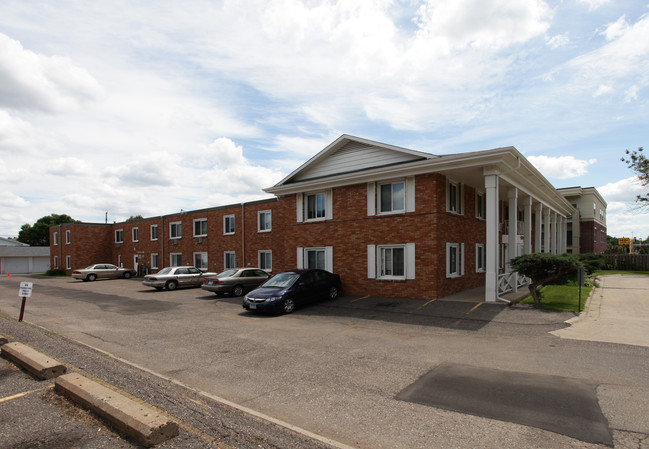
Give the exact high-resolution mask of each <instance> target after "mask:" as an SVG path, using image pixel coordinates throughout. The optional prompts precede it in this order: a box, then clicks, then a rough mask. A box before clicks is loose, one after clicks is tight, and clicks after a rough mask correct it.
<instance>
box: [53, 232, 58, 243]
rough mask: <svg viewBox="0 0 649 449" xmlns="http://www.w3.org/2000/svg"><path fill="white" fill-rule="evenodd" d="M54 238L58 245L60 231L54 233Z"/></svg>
mask: <svg viewBox="0 0 649 449" xmlns="http://www.w3.org/2000/svg"><path fill="white" fill-rule="evenodd" d="M52 238H53V239H54V244H55V245H58V244H59V233H58V232H55V233H54V234H53V235H52Z"/></svg>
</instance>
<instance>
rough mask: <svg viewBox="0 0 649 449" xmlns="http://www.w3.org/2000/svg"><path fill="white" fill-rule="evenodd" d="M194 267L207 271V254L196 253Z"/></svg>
mask: <svg viewBox="0 0 649 449" xmlns="http://www.w3.org/2000/svg"><path fill="white" fill-rule="evenodd" d="M194 266H195V267H196V268H199V269H202V270H205V269H207V253H205V252H201V253H194Z"/></svg>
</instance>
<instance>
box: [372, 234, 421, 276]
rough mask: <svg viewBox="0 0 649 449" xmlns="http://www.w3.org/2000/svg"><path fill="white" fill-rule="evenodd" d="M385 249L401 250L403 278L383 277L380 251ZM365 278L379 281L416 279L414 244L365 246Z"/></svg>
mask: <svg viewBox="0 0 649 449" xmlns="http://www.w3.org/2000/svg"><path fill="white" fill-rule="evenodd" d="M387 248H403V249H404V254H403V259H404V274H403V276H401V275H399V276H394V275H385V274H383V273H384V270H383V261H382V258H381V253H382V250H385V249H387ZM367 278H368V279H379V280H410V279H415V278H416V259H415V244H414V243H399V244H388V245H367Z"/></svg>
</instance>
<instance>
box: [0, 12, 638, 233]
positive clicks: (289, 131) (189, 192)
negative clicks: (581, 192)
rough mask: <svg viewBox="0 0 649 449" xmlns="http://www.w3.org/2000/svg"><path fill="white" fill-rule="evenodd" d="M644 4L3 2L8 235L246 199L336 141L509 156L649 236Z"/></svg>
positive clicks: (621, 226) (0, 123) (622, 229)
mask: <svg viewBox="0 0 649 449" xmlns="http://www.w3.org/2000/svg"><path fill="white" fill-rule="evenodd" d="M648 125H649V0H635V1H630V0H552V1H551V0H548V1H543V0H516V1H514V0H452V1H451V0H446V1H439V0H423V1H420V0H402V1H399V0H373V1H365V0H339V1H327V0H305V1H296V0H260V1H257V0H246V1H235V0H225V1H207V0H184V1H182V2H178V1H171V0H157V1H146V0H140V1H124V0H111V1H110V2H107V1H103V2H98V1H91V2H89V1H75V0H57V1H53V0H50V1H38V0H30V1H24V0H17V1H14V0H2V2H0V173H1V176H0V236H2V237H16V236H17V235H18V232H19V231H20V227H21V226H22V225H23V224H33V223H34V222H35V221H36V220H38V219H39V218H41V217H43V216H45V215H49V214H52V213H55V214H67V215H70V216H71V217H73V218H74V219H77V220H81V221H84V222H92V223H103V222H105V220H106V219H107V220H108V222H115V221H116V222H119V221H123V220H125V219H127V218H129V217H131V216H136V215H142V216H144V217H151V216H158V215H165V214H169V213H175V212H179V211H180V210H186V211H187V210H194V209H201V208H207V207H215V206H222V205H228V204H233V203H239V202H244V201H251V200H258V199H262V198H266V197H268V196H269V195H267V194H266V193H264V192H263V191H262V188H264V187H270V186H272V185H274V184H276V183H277V182H278V181H280V180H281V179H283V178H284V177H285V176H286V175H288V174H289V173H291V172H292V171H293V170H295V169H296V168H298V167H299V166H300V165H301V164H302V163H304V162H305V161H306V160H308V159H309V158H311V157H312V156H313V155H315V154H316V153H317V152H318V151H320V150H322V149H323V148H325V147H326V146H327V145H328V144H329V143H331V142H333V141H334V140H335V139H337V138H338V137H339V136H340V135H342V134H351V135H354V136H358V137H362V138H366V139H370V140H375V141H379V142H382V143H386V144H391V145H396V146H401V147H405V148H409V149H413V150H418V151H424V152H428V153H433V154H439V155H442V154H451V153H461V152H470V151H480V150H487V149H491V148H498V147H503V146H510V145H511V146H514V147H516V148H517V149H518V150H519V151H521V152H522V153H523V155H524V156H525V157H526V158H527V159H529V160H530V162H532V163H533V164H534V165H535V166H536V167H537V168H538V169H539V170H540V171H541V173H543V174H544V175H545V176H546V177H547V179H548V180H549V181H550V182H551V183H552V184H553V185H554V186H555V187H557V188H560V187H572V186H583V187H596V188H597V189H598V190H599V192H600V193H601V194H602V196H603V197H604V199H605V200H606V202H607V203H608V212H607V225H608V234H609V235H612V236H615V237H632V236H634V237H641V238H647V237H648V236H649V210H647V209H644V210H642V209H638V207H637V206H636V203H635V202H634V199H635V197H636V195H637V194H639V193H642V192H643V191H645V192H646V188H644V190H643V187H642V186H641V185H640V184H639V183H638V181H637V179H636V178H635V177H634V173H633V171H632V170H630V169H629V168H628V167H627V165H626V164H625V163H624V162H622V161H621V160H620V159H621V158H622V157H624V156H625V150H636V149H637V148H639V147H645V148H646V149H647V152H649V126H648Z"/></svg>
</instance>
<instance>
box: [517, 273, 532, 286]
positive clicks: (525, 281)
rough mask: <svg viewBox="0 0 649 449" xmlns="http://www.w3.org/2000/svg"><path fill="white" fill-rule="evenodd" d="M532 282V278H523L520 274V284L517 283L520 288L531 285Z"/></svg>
mask: <svg viewBox="0 0 649 449" xmlns="http://www.w3.org/2000/svg"><path fill="white" fill-rule="evenodd" d="M530 282H532V281H531V280H530V278H528V277H525V276H522V275H520V274H519V275H518V282H517V284H518V288H521V287H526V286H527V284H529V283H530Z"/></svg>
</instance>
